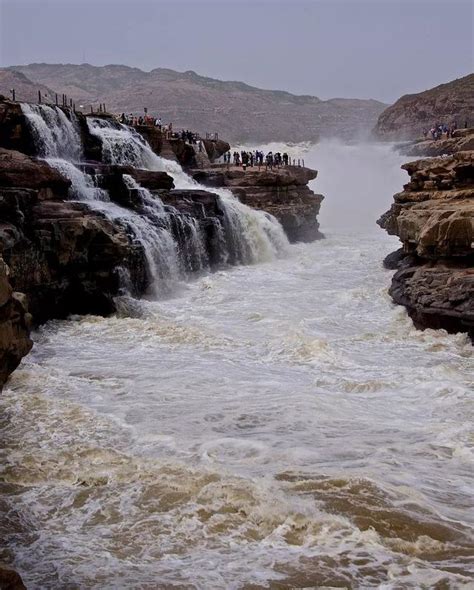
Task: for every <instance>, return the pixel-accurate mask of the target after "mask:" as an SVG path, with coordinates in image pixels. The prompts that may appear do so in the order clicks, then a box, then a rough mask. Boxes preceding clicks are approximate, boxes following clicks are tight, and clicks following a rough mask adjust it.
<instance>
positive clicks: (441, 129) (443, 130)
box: [423, 121, 467, 140]
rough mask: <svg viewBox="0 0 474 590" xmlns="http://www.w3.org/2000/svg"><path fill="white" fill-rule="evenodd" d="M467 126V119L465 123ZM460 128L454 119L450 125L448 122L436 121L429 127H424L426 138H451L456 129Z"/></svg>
mask: <svg viewBox="0 0 474 590" xmlns="http://www.w3.org/2000/svg"><path fill="white" fill-rule="evenodd" d="M464 127H465V128H467V121H466V122H465V124H464ZM457 128H458V124H457V122H456V121H453V122H452V123H450V124H449V125H446V123H435V124H434V125H432V126H431V127H430V128H429V129H426V128H425V129H423V137H424V138H425V139H435V140H436V139H449V138H450V137H452V135H453V133H454V131H456V129H457Z"/></svg>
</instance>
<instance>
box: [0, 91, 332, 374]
mask: <svg viewBox="0 0 474 590" xmlns="http://www.w3.org/2000/svg"><path fill="white" fill-rule="evenodd" d="M34 106H35V105H32V106H31V107H28V108H33V107H34ZM48 109H49V111H48ZM45 110H46V111H47V113H48V116H50V117H53V118H52V119H51V120H52V121H53V122H52V125H53V124H54V120H53V119H54V116H55V114H56V118H57V119H58V118H59V119H61V125H65V126H66V127H67V125H69V126H70V127H74V134H72V135H70V136H68V135H67V134H65V133H63V135H64V137H63V138H61V133H62V132H63V131H64V132H65V131H66V129H64V130H63V129H61V128H55V129H54V130H53V131H54V132H51V138H50V140H52V139H54V136H55V135H58V136H59V137H58V138H56V139H55V140H54V141H57V146H56V145H55V146H53V147H54V149H52V150H49V152H46V153H48V154H51V153H53V154H54V156H53V158H52V159H50V160H47V159H43V158H41V157H40V156H41V155H43V156H44V153H45V152H44V151H41V150H42V148H43V147H44V146H43V143H44V141H45V138H43V137H37V135H38V130H36V131H35V129H34V128H31V121H30V120H29V119H27V118H26V117H25V115H24V114H23V112H22V109H21V106H20V105H19V104H18V103H14V102H11V101H7V100H3V101H0V130H1V134H0V254H1V256H3V260H4V261H5V264H6V265H8V268H9V273H8V279H6V278H5V277H4V278H3V279H2V280H4V281H6V282H5V285H4V288H3V290H4V291H5V293H8V297H7V296H6V295H5V297H4V299H5V301H4V303H3V304H2V306H3V307H1V310H0V311H1V312H2V314H3V315H2V318H3V319H2V321H3V324H1V330H0V331H1V334H0V336H1V338H3V340H0V346H1V349H0V380H3V381H4V380H5V379H6V378H7V376H8V374H9V373H10V372H11V371H12V370H14V368H15V367H16V366H17V364H18V362H19V361H20V360H21V357H22V356H24V355H25V354H27V352H28V351H29V347H30V346H31V343H30V341H29V339H28V330H29V327H30V324H31V322H33V324H34V325H38V324H40V323H42V322H45V321H47V320H49V319H51V318H64V317H67V316H68V315H69V314H71V313H76V314H87V313H91V314H99V315H107V314H110V313H112V312H114V311H115V309H116V298H117V296H119V295H122V294H124V289H125V291H126V293H127V294H128V295H131V296H136V297H138V296H140V295H142V294H144V293H146V292H147V290H148V289H149V288H150V286H151V284H152V282H153V281H156V280H157V279H158V280H161V278H162V277H161V274H160V270H159V269H158V271H157V272H155V274H153V272H154V271H153V270H152V269H151V266H150V250H149V248H148V244H147V240H148V241H150V240H151V241H153V239H155V240H156V239H159V236H160V235H163V233H161V234H160V232H167V235H168V236H169V239H170V240H171V241H172V242H173V243H174V246H173V247H175V248H176V252H175V254H174V256H176V257H179V259H180V260H179V263H178V264H177V266H178V267H179V268H177V269H176V270H177V274H178V275H180V273H181V272H182V273H184V274H186V273H187V272H195V271H202V270H212V269H213V268H215V267H220V266H222V265H226V264H240V263H245V262H248V261H253V259H254V255H253V253H252V252H251V251H250V250H249V248H250V247H251V246H250V245H249V244H247V245H244V246H243V245H242V244H239V241H240V240H239V236H236V235H234V234H235V232H236V231H237V232H238V231H240V230H238V229H237V230H236V227H240V229H241V230H242V229H244V228H243V226H236V225H235V224H234V225H232V223H231V221H230V219H229V218H228V215H229V213H228V211H227V212H226V208H225V206H224V203H223V201H222V199H221V197H220V196H219V195H217V194H216V193H215V192H213V191H212V190H210V191H206V190H182V189H180V190H177V189H175V187H174V181H173V178H172V177H171V176H170V175H168V174H167V173H166V172H163V171H157V170H145V169H140V168H139V167H137V166H135V165H134V166H129V165H113V164H110V163H109V164H107V163H105V162H104V160H106V159H107V158H105V157H104V154H103V149H104V148H103V145H102V143H101V141H100V140H98V136H97V134H94V133H93V132H92V131H91V129H90V125H89V124H88V119H87V117H86V116H84V115H81V114H75V113H73V112H71V110H70V109H67V108H65V109H58V108H56V111H54V107H53V108H51V107H48V106H44V105H41V108H39V107H37V110H36V111H35V113H36V116H38V117H40V116H43V114H44V111H45ZM100 119H104V121H103V123H100V124H101V125H102V124H103V125H106V126H108V129H109V130H110V131H111V133H116V132H119V133H120V130H121V126H120V125H118V123H116V122H115V121H113V120H112V119H111V117H110V115H107V114H102V115H101V117H100ZM68 121H69V123H68ZM48 122H49V121H47V120H45V121H44V123H45V128H47V127H48ZM56 124H59V123H57V122H56ZM41 129H42V128H41ZM140 131H141V132H142V134H143V137H144V138H145V139H146V140H147V141H149V142H150V147H151V148H152V149H153V150H154V151H155V153H157V154H158V155H159V154H161V153H163V151H164V150H169V151H170V153H172V154H174V159H175V160H177V161H179V162H181V163H182V164H188V165H192V166H194V168H193V171H194V172H192V173H194V175H195V178H197V179H199V180H200V181H201V182H203V184H205V185H207V186H209V187H213V186H216V187H228V188H230V189H232V192H233V193H234V194H235V195H236V196H237V197H238V198H239V199H240V200H241V201H242V202H243V203H245V204H247V205H249V206H250V207H252V208H255V209H261V210H263V211H267V212H268V213H271V214H273V215H274V216H275V217H276V218H277V219H279V220H280V221H281V223H282V225H283V228H284V229H285V231H286V233H287V235H288V237H289V239H290V240H291V241H311V240H314V239H317V238H319V237H321V234H320V232H319V224H318V222H317V213H318V212H319V207H320V203H321V200H322V198H323V197H322V196H321V195H315V194H314V193H313V192H312V191H311V190H310V189H309V188H308V186H307V183H308V182H309V181H310V180H312V179H313V178H315V177H316V174H317V173H316V172H315V171H312V170H309V169H306V168H298V167H287V168H285V169H278V170H277V169H273V170H268V171H264V170H261V171H257V170H256V169H255V170H247V171H245V172H244V171H243V170H238V169H236V170H227V169H222V167H220V166H218V165H214V166H213V165H212V164H211V162H212V161H213V160H214V159H215V158H219V157H220V156H221V155H222V153H224V152H226V151H227V150H228V149H229V145H228V144H227V143H226V142H224V141H222V140H217V139H213V140H210V139H209V140H207V139H206V140H203V143H202V146H201V150H203V151H202V152H201V156H202V157H201V156H200V157H198V156H199V147H196V145H190V144H187V143H185V142H183V141H181V140H168V139H165V138H164V137H163V136H162V134H161V132H160V131H159V129H157V128H155V127H146V128H144V129H142V130H140V129H139V130H138V132H140ZM127 133H129V134H131V135H132V136H133V137H136V132H135V131H127ZM44 134H45V135H48V132H47V131H44ZM133 134H134V135H133ZM70 137H73V138H74V140H75V141H77V144H78V145H77V146H75V148H77V149H76V150H75V152H74V156H69V157H70V158H71V159H69V160H67V161H66V160H62V159H60V156H61V155H62V153H61V150H65V151H67V150H68V146H69V143H70ZM65 138H66V139H65ZM46 139H47V137H46ZM61 141H62V142H63V143H62V144H61ZM140 141H141V140H139V142H140ZM128 148H130V146H128ZM121 149H122V148H121ZM147 149H148V148H147ZM44 157H46V156H44ZM58 158H59V159H58ZM72 158H74V159H72ZM78 159H80V162H78V161H76V160H78ZM124 161H126V162H127V161H128V160H127V158H124ZM132 161H133V160H132ZM203 163H207V164H206V165H207V166H210V167H208V168H204V169H203V168H199V166H200V165H202V164H203ZM196 166H197V167H196ZM188 169H189V168H188ZM71 174H72V176H71ZM77 175H79V177H80V179H82V180H80V182H79V185H78V184H77V182H78V180H77ZM82 177H84V178H86V177H87V179H86V180H84V178H82ZM73 181H74V182H73ZM81 182H82V184H81ZM74 183H75V184H74ZM81 191H82V192H81ZM101 200H103V203H102V205H105V204H107V206H101ZM240 206H241V205H240ZM110 207H112V208H113V207H115V208H116V211H115V210H114V211H115V213H114V214H115V215H116V217H114V216H113V215H112V216H111V215H110V214H109V213H110ZM160 211H161V212H162V213H160ZM163 213H164V214H163ZM226 216H227V217H226ZM145 218H146V219H145ZM138 226H140V227H139V228H138ZM137 228H138V229H137ZM138 230H140V231H141V234H140V237H138V234H137V231H138ZM279 231H280V232H281V229H279ZM150 233H154V235H155V237H154V238H150V237H149V234H150ZM147 248H148V250H147ZM155 271H156V269H155ZM30 314H31V315H30Z"/></svg>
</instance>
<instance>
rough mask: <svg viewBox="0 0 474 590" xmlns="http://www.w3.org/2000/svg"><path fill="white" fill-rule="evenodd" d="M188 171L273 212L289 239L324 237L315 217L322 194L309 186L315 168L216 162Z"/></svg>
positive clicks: (304, 240) (204, 180)
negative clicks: (245, 167) (221, 163)
mask: <svg viewBox="0 0 474 590" xmlns="http://www.w3.org/2000/svg"><path fill="white" fill-rule="evenodd" d="M190 173H191V174H192V176H193V178H194V179H195V180H197V181H199V182H200V183H202V184H204V185H205V186H209V187H223V188H229V189H231V190H232V192H233V193H234V194H235V195H236V196H238V198H239V199H240V200H241V201H242V202H243V203H245V204H246V205H249V206H250V207H255V208H256V209H261V210H263V211H267V212H268V213H271V214H272V215H274V216H275V217H276V218H277V219H278V221H279V222H280V223H281V225H282V226H283V229H284V230H285V232H286V234H287V236H288V239H289V240H290V242H312V241H314V240H318V239H320V238H322V237H324V236H323V235H322V233H321V232H320V231H319V223H318V219H317V216H318V214H319V210H320V207H321V202H322V200H323V199H324V197H323V195H319V194H315V193H314V192H313V191H312V190H311V189H310V188H309V187H308V183H309V182H310V181H311V180H314V179H315V178H316V177H317V174H318V173H317V171H316V170H311V169H309V168H304V167H299V166H285V167H282V168H273V169H264V168H262V170H261V171H260V170H258V169H257V168H247V170H242V169H241V168H238V167H234V166H232V167H230V168H227V167H226V166H225V165H223V166H217V165H216V166H214V167H211V168H206V169H201V170H190Z"/></svg>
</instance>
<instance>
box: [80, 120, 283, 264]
mask: <svg viewBox="0 0 474 590" xmlns="http://www.w3.org/2000/svg"><path fill="white" fill-rule="evenodd" d="M87 122H88V125H89V130H90V132H91V133H92V134H93V135H95V136H96V137H98V138H99V139H100V141H101V142H102V154H103V159H104V161H106V162H107V163H109V164H116V165H128V166H135V167H137V168H143V169H145V170H160V171H165V172H167V173H168V174H169V175H170V176H171V177H172V178H173V180H174V184H175V186H176V188H177V189H186V190H197V189H201V190H209V188H208V187H205V186H202V185H200V184H199V183H197V182H196V181H195V180H193V179H192V178H191V177H190V176H189V175H188V174H186V173H185V172H184V170H183V169H182V167H181V166H180V165H179V164H178V163H177V162H173V161H171V160H165V159H163V158H160V157H159V156H157V155H156V154H155V153H154V152H153V150H152V149H151V147H150V146H149V145H148V143H147V142H146V141H145V140H144V139H143V138H142V136H141V135H140V134H138V133H137V132H136V131H135V130H134V129H132V128H130V127H128V126H126V125H122V124H120V123H118V122H113V121H109V120H104V119H97V118H88V120H87ZM212 192H213V193H216V194H217V195H218V196H219V200H220V204H221V207H222V210H223V214H224V234H225V235H226V236H227V242H228V243H229V248H230V250H231V254H230V257H229V258H230V260H232V261H233V262H235V263H242V264H254V263H257V262H263V261H268V260H272V259H273V258H275V257H276V256H278V255H281V254H283V253H284V252H285V251H286V249H287V247H288V239H287V237H286V235H285V232H284V231H283V228H282V227H281V225H280V224H279V222H278V221H277V220H276V219H275V218H274V217H273V216H272V215H270V214H268V213H265V212H263V211H256V210H255V209H252V208H250V207H248V206H247V205H244V204H243V203H241V202H240V201H239V200H238V199H236V198H235V197H234V195H233V194H232V193H231V192H230V191H229V190H226V189H219V188H213V189H212Z"/></svg>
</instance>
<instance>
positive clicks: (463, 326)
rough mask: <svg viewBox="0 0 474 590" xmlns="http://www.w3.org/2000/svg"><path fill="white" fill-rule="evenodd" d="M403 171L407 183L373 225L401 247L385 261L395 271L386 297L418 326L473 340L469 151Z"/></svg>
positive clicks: (473, 203)
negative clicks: (442, 329)
mask: <svg viewBox="0 0 474 590" xmlns="http://www.w3.org/2000/svg"><path fill="white" fill-rule="evenodd" d="M402 168H404V169H405V170H406V171H407V172H408V174H409V175H410V181H409V182H408V183H407V184H406V185H405V186H404V190H403V191H402V192H401V193H398V194H396V195H395V196H394V204H393V205H392V207H391V208H390V210H389V211H387V212H386V213H385V214H384V215H382V217H381V218H380V219H379V221H378V223H379V225H380V226H381V227H382V228H384V229H385V230H386V231H387V232H388V233H389V234H392V235H397V236H398V237H399V238H400V241H401V242H402V244H403V253H400V252H397V253H394V254H393V255H391V256H390V257H387V258H388V259H386V262H385V264H386V266H387V267H389V268H398V269H399V270H398V271H397V272H396V273H395V275H394V277H393V279H392V286H391V288H390V294H391V296H392V298H393V300H394V301H395V302H396V303H399V304H401V305H404V306H405V307H406V308H407V310H408V312H409V314H410V316H411V317H412V318H413V320H414V322H415V324H416V325H417V326H418V327H421V328H425V327H432V328H445V329H446V330H448V331H451V332H457V331H462V332H467V333H468V334H469V335H470V337H471V338H473V339H474V152H473V151H461V152H457V153H455V154H453V155H451V156H448V157H442V158H433V159H429V160H417V161H415V162H410V163H407V164H405V165H403V166H402Z"/></svg>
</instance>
